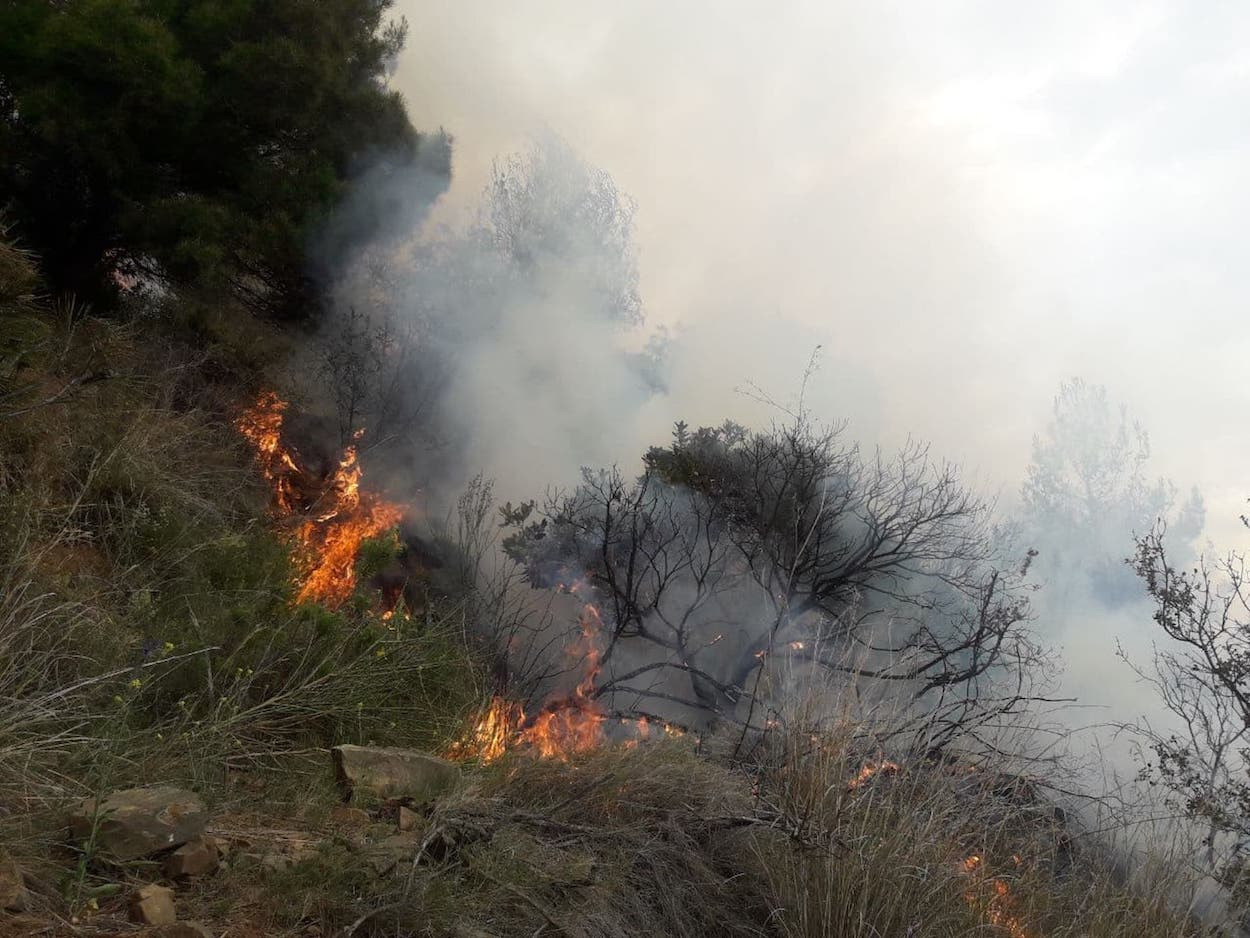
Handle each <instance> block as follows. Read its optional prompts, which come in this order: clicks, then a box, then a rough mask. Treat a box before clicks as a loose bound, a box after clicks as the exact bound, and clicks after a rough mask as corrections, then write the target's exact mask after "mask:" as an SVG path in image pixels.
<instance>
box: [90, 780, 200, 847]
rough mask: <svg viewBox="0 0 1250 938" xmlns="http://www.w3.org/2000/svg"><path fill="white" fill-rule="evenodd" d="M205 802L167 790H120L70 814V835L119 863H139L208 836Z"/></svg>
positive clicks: (91, 799)
mask: <svg viewBox="0 0 1250 938" xmlns="http://www.w3.org/2000/svg"><path fill="white" fill-rule="evenodd" d="M207 819H208V818H207V814H206V813H205V811H204V803H203V802H202V801H200V799H199V797H198V796H197V795H195V794H193V793H192V792H189V791H185V790H183V789H181V788H172V787H168V786H163V787H157V788H128V789H125V790H124V791H115V792H113V793H112V794H110V795H108V796H107V797H105V798H104V799H103V800H101V801H100V802H98V805H97V802H96V800H95V799H94V798H88V799H87V800H86V801H84V802H83V803H82V804H81V805H79V807H78V809H77V810H76V811H74V812H73V813H72V814H71V815H70V819H69V827H70V834H71V835H72V836H73V838H74V839H75V840H77V841H78V842H79V843H86V842H87V841H88V840H89V839H90V838H91V828H92V824H93V822H95V823H98V825H99V828H98V830H97V832H96V847H97V848H98V849H100V850H102V851H104V852H106V853H109V854H111V855H112V856H113V857H114V858H116V859H118V860H137V859H139V858H141V857H147V856H151V855H152V854H154V853H159V852H160V851H162V850H168V849H170V848H171V847H179V846H181V845H182V844H185V843H186V842H187V841H189V840H193V839H195V838H196V837H199V836H200V835H202V834H203V833H204V824H205V822H206V821H207Z"/></svg>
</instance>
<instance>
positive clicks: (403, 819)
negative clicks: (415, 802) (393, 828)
mask: <svg viewBox="0 0 1250 938" xmlns="http://www.w3.org/2000/svg"><path fill="white" fill-rule="evenodd" d="M397 823H398V825H399V829H400V830H401V831H415V830H416V829H417V825H418V824H420V823H421V815H419V814H417V812H416V811H413V810H411V809H409V808H405V807H404V806H403V805H402V804H401V805H400V806H399V818H398V821H397Z"/></svg>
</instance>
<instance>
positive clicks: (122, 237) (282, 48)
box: [0, 0, 417, 314]
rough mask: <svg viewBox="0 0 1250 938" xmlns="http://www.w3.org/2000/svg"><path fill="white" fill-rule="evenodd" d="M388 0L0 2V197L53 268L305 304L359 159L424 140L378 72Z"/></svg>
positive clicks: (87, 282) (84, 290)
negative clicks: (315, 248)
mask: <svg viewBox="0 0 1250 938" xmlns="http://www.w3.org/2000/svg"><path fill="white" fill-rule="evenodd" d="M390 5H391V0H317V2H310V0H230V2H208V0H74V2H70V3H58V4H52V3H46V2H42V0H18V2H16V3H10V4H6V5H4V6H3V7H0V63H3V65H0V114H3V115H4V116H3V119H2V120H0V204H5V203H10V204H11V205H12V206H13V211H14V212H15V217H14V221H15V222H17V224H18V229H19V233H20V235H21V236H22V237H23V238H24V239H25V241H26V242H27V243H28V244H29V246H30V247H32V248H34V249H36V250H38V251H39V252H40V253H41V255H42V257H43V260H44V265H45V271H46V274H47V276H48V279H49V282H50V285H51V286H53V287H54V288H58V289H72V290H75V291H78V292H80V293H81V294H83V295H87V296H90V297H92V298H95V299H99V298H101V297H102V296H106V295H108V293H109V291H110V290H115V289H116V283H115V282H114V278H113V275H114V274H115V273H118V274H122V275H134V274H147V275H149V276H157V277H160V278H164V279H168V280H172V281H173V282H175V283H191V282H195V283H228V284H230V285H231V286H232V287H233V288H234V289H235V290H237V291H238V292H239V293H240V294H241V295H243V296H244V297H245V298H246V299H248V300H249V301H250V302H251V303H253V304H255V305H257V306H263V307H265V308H267V309H270V310H271V311H275V312H282V313H291V314H302V313H307V312H308V311H309V309H310V307H309V305H308V304H309V302H310V300H311V298H312V291H313V286H314V283H313V280H312V278H311V274H310V271H309V270H308V268H307V266H306V264H305V261H304V253H305V249H306V247H307V243H308V240H309V237H310V235H311V233H312V232H313V231H314V230H315V229H316V228H317V226H318V225H319V223H320V222H322V220H323V219H324V217H325V215H326V213H327V212H328V211H329V210H330V209H331V208H332V206H333V205H334V203H335V202H336V201H337V199H338V198H339V196H340V195H341V193H342V191H343V187H344V184H345V182H346V180H347V178H348V176H349V175H350V174H351V173H352V171H353V168H354V167H356V166H358V165H359V163H360V161H362V160H364V159H367V158H369V157H371V156H373V155H376V154H380V153H382V152H387V153H391V154H395V153H398V154H399V155H400V158H403V157H404V156H405V155H407V156H411V154H412V153H413V152H414V150H415V148H416V145H417V137H416V134H415V132H414V131H413V129H412V127H411V125H410V124H409V122H408V118H407V116H406V114H405V112H404V107H403V102H402V100H401V99H400V96H399V95H398V93H396V92H393V91H389V90H387V89H386V87H385V86H384V84H383V78H384V75H385V70H386V68H387V64H388V62H389V61H390V60H391V59H392V58H393V57H394V55H395V54H396V53H397V52H398V51H399V49H400V47H401V46H402V44H403V38H404V27H403V24H402V23H401V24H395V23H390V24H388V23H387V22H386V20H385V15H386V12H387V10H388V8H389V7H390Z"/></svg>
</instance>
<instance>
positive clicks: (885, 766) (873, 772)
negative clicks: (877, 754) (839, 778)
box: [846, 759, 898, 789]
mask: <svg viewBox="0 0 1250 938" xmlns="http://www.w3.org/2000/svg"><path fill="white" fill-rule="evenodd" d="M897 772H898V763H897V762H891V761H890V760H889V759H878V760H877V761H875V762H865V763H864V764H863V766H862V767H861V768H860V770H859V772H857V773H856V774H855V775H854V776H853V777H851V778H850V779H849V780H847V783H846V787H847V788H849V789H856V788H859V787H860V786H862V785H864V784H866V783H868V782H870V781H872V780H873V779H874V778H876V777H877V776H878V775H880V776H889V775H894V774H896V773H897Z"/></svg>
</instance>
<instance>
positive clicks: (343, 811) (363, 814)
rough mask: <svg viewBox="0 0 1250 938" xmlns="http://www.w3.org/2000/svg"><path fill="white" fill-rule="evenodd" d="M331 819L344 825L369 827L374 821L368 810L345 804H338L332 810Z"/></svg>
mask: <svg viewBox="0 0 1250 938" xmlns="http://www.w3.org/2000/svg"><path fill="white" fill-rule="evenodd" d="M330 820H331V821H333V822H334V823H335V824H341V825H343V826H344V827H367V826H368V825H369V824H371V823H372V822H373V818H371V817H370V816H369V812H368V811H364V810H362V809H360V808H353V807H351V806H350V805H345V804H336V805H335V806H334V807H333V808H332V809H331V810H330Z"/></svg>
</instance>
